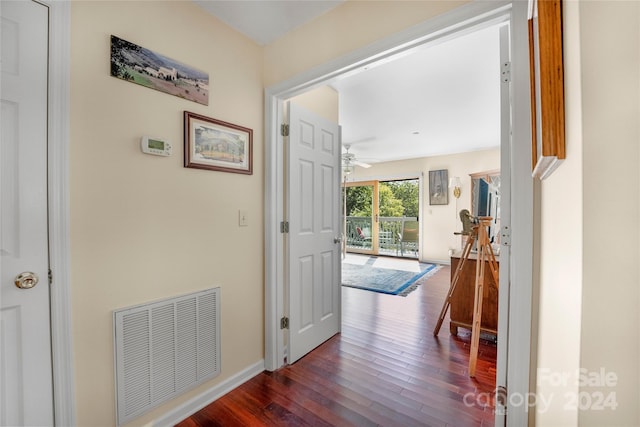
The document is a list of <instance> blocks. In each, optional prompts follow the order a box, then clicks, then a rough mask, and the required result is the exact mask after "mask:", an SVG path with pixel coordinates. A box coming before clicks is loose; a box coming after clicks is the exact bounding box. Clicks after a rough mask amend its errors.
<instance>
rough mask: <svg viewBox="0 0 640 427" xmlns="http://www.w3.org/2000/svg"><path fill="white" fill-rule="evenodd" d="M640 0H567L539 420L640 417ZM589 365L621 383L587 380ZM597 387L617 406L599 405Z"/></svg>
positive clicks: (545, 204) (639, 420)
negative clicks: (560, 155)
mask: <svg viewBox="0 0 640 427" xmlns="http://www.w3.org/2000/svg"><path fill="white" fill-rule="evenodd" d="M639 5H640V4H639V3H638V2H600V1H594V2H573V1H565V2H564V6H565V39H564V41H565V67H566V68H565V72H566V75H565V85H566V100H567V104H566V109H567V110H566V113H567V126H566V127H567V157H568V159H567V160H566V161H565V162H564V164H563V165H561V166H560V168H559V169H558V170H557V171H556V172H555V173H554V174H553V175H552V176H551V177H550V178H548V179H547V180H546V181H545V182H544V183H543V186H542V211H543V217H542V253H541V274H540V275H541V295H540V322H539V323H540V325H539V326H540V333H539V341H538V345H539V350H538V357H539V360H538V361H539V365H538V368H539V371H538V390H537V391H538V392H539V397H540V396H544V397H545V398H547V399H552V400H553V404H552V405H551V407H550V408H549V409H548V410H547V411H542V410H541V408H538V411H537V425H541V426H545V425H554V426H574V425H585V426H587V425H589V426H601V425H610V426H614V425H615V426H637V425H640V414H639V412H638V411H639V405H638V396H639V395H640V381H639V375H640V373H639V366H638V365H639V362H638V360H640V353H639V337H640V331H639V329H640V328H639V325H640V321H639V320H640V319H639V318H638V312H639V308H640V304H639V301H640V300H639V292H638V288H639V286H638V283H639V278H640V275H639V270H638V268H639V267H638V259H640V256H639V248H638V243H637V241H635V240H634V239H635V238H636V237H637V236H638V235H639V227H638V218H640V212H639V208H638V202H639V200H640V198H639V193H640V184H639V176H638V164H639V152H638V151H639V150H638V146H639V139H640V132H639V128H638V126H639V121H640V120H639V118H640V110H639V104H640V98H639V94H640V87H639V76H640V61H639V57H640V55H639V53H640V34H639V32H638V29H639V28H640V22H639V17H640V7H639ZM611 64H615V66H614V67H612V66H611ZM611 177H620V178H621V179H622V182H623V183H624V184H623V185H616V184H613V183H612V182H611ZM615 179H617V178H614V180H615ZM580 368H583V369H586V371H585V372H599V371H600V370H601V369H604V371H605V372H606V373H613V374H615V376H616V378H617V380H616V385H615V386H608V385H602V386H595V387H587V386H580V385H579V384H578V383H577V380H578V379H579V378H578V377H577V375H576V371H577V370H578V369H580ZM543 369H544V370H546V373H545V375H541V373H542V371H541V370H543ZM552 375H555V377H554V376H552ZM559 375H564V376H565V378H566V380H560V377H559ZM598 393H602V394H603V395H604V396H605V397H610V396H612V397H613V398H614V399H615V402H616V403H617V405H618V406H617V408H616V409H615V410H612V409H610V408H606V409H605V410H596V409H595V408H594V407H593V406H591V407H589V405H588V403H589V402H590V401H591V403H594V402H597V399H598V396H599V394H598ZM611 393H612V394H611ZM576 398H581V399H583V400H582V402H583V404H586V405H587V407H586V408H584V410H580V411H579V410H577V408H575V407H573V408H572V407H571V406H573V405H571V402H575V399H576ZM605 402H612V400H608V401H605Z"/></svg>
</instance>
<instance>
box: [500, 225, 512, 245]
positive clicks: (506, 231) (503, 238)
mask: <svg viewBox="0 0 640 427" xmlns="http://www.w3.org/2000/svg"><path fill="white" fill-rule="evenodd" d="M500 244H501V245H502V246H511V227H509V226H508V225H505V226H504V227H502V229H501V230H500Z"/></svg>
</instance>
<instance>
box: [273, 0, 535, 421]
mask: <svg viewBox="0 0 640 427" xmlns="http://www.w3.org/2000/svg"><path fill="white" fill-rule="evenodd" d="M507 21H510V23H511V34H512V35H511V43H512V45H511V52H512V58H511V61H512V65H511V79H512V80H511V81H512V100H513V101H512V123H513V127H512V138H511V141H517V142H518V143H517V144H514V143H512V152H511V159H510V162H511V171H512V173H511V189H512V190H511V195H512V199H511V202H512V203H511V215H512V224H511V225H512V242H511V269H510V277H509V280H510V282H511V283H513V284H517V286H513V287H511V288H510V292H509V296H508V298H509V301H508V304H509V306H508V312H509V318H508V321H509V330H508V331H507V334H508V337H509V339H508V346H509V347H508V350H507V354H506V358H507V361H506V379H507V384H508V385H509V390H508V394H509V395H519V396H527V393H529V391H530V379H531V377H532V375H534V370H535V366H534V365H535V359H534V358H532V357H531V349H532V346H531V337H532V330H531V326H532V325H531V319H532V272H533V262H532V258H533V180H532V178H531V149H530V145H529V144H530V141H531V124H530V93H529V56H528V27H527V3H526V2H522V1H513V2H511V1H492V2H471V3H468V4H465V5H463V6H461V7H459V8H456V9H454V10H452V11H450V12H447V13H445V14H442V15H440V16H437V17H435V18H432V19H429V20H427V21H426V22H424V23H422V24H419V25H417V26H414V27H411V28H409V29H407V30H404V31H401V32H399V33H396V34H394V35H392V36H390V37H387V38H384V39H382V40H381V41H379V42H376V43H373V44H371V45H368V46H366V47H364V48H361V49H358V50H356V51H354V52H352V53H351V54H348V55H345V56H342V57H340V58H338V59H335V60H333V61H330V62H328V63H325V64H322V65H321V66H318V67H315V68H313V69H311V70H309V71H307V72H304V73H302V74H300V75H297V76H295V77H293V78H290V79H288V80H286V81H284V82H281V83H278V84H275V85H273V86H270V87H268V88H266V89H265V146H266V147H265V199H264V203H265V248H264V250H265V368H266V369H267V370H270V371H273V370H275V369H278V368H279V367H281V366H283V364H284V355H285V342H284V334H283V333H282V331H281V330H280V327H279V325H280V318H281V316H283V314H284V313H285V311H284V307H283V304H284V283H285V275H284V263H285V261H286V260H285V251H284V238H283V235H282V234H280V222H281V221H284V219H285V218H284V181H283V174H284V167H285V164H284V153H283V143H282V142H283V141H282V136H281V135H280V123H282V119H283V117H284V116H283V104H284V101H285V100H286V99H288V98H291V97H293V96H296V95H299V94H301V93H303V92H305V91H307V90H310V89H313V88H316V87H318V86H322V85H325V84H326V83H327V82H328V81H329V80H330V79H332V78H334V77H336V76H339V75H341V74H344V73H347V72H349V71H354V70H357V69H359V68H361V67H363V66H366V65H368V64H372V63H375V62H377V61H379V60H381V59H385V58H390V57H392V56H394V55H396V54H399V53H402V52H407V51H409V50H410V49H413V48H415V47H417V46H420V45H423V44H426V43H430V42H437V41H438V40H444V39H447V38H453V37H456V36H459V35H460V34H464V33H467V32H471V31H473V30H475V29H476V28H477V27H478V26H481V25H488V24H492V23H499V22H507ZM527 147H528V148H527ZM508 411H509V416H508V418H507V425H514V426H516V425H527V423H528V420H529V413H528V412H529V411H528V408H527V407H523V406H512V405H509V406H508ZM496 418H497V419H496V423H497V422H498V418H499V417H496Z"/></svg>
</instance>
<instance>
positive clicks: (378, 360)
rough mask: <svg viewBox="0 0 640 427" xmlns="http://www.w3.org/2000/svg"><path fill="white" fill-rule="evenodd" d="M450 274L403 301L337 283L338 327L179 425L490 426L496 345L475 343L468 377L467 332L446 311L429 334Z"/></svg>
mask: <svg viewBox="0 0 640 427" xmlns="http://www.w3.org/2000/svg"><path fill="white" fill-rule="evenodd" d="M449 277H450V269H449V267H448V266H443V267H442V268H441V269H440V270H439V271H438V272H436V273H435V274H434V275H433V276H431V277H430V278H427V279H422V280H421V281H420V283H421V284H422V285H421V286H419V287H418V289H416V290H415V291H413V292H412V293H410V294H409V295H408V296H406V297H400V296H393V295H384V294H378V293H373V292H369V291H363V290H360V289H354V288H346V287H343V294H342V295H343V324H342V333H340V334H338V335H336V336H334V337H333V338H332V339H330V340H329V341H327V342H326V343H324V344H323V345H321V346H320V347H318V348H317V349H315V350H314V351H313V352H311V353H309V354H308V355H306V356H305V357H303V358H302V359H300V360H299V361H298V362H296V363H295V364H293V365H290V366H287V367H285V368H282V369H279V370H278V371H276V372H266V371H265V372H263V373H262V374H260V375H258V376H256V377H254V378H252V379H251V380H249V381H247V382H246V383H244V384H243V385H242V386H240V387H238V388H237V389H235V390H233V391H232V392H230V393H228V394H226V395H225V396H223V397H221V398H220V399H218V400H217V401H215V402H213V403H212V404H210V405H209V406H207V407H205V408H203V409H202V410H200V411H199V412H197V413H195V414H193V415H192V416H191V417H189V418H188V419H186V420H184V421H182V422H181V423H179V424H178V426H179V427H204V426H232V427H233V426H242V427H246V426H398V427H408V426H456V427H465V426H492V425H493V422H494V416H493V406H492V404H491V398H490V397H491V396H492V395H493V390H494V388H495V361H496V345H495V343H493V342H491V341H490V340H489V341H487V340H481V343H480V352H479V357H478V364H477V368H476V378H475V379H474V378H470V377H469V376H468V363H469V341H470V335H471V334H470V332H469V331H465V330H460V332H459V333H458V336H452V335H450V334H449V319H448V317H447V318H446V319H445V323H444V324H443V326H442V329H441V330H440V334H439V336H438V337H434V336H433V328H434V326H435V323H436V321H437V318H438V315H439V313H440V309H441V307H442V303H443V301H444V298H445V296H446V293H447V290H448V288H449ZM465 396H466V397H465ZM465 402H466V403H465Z"/></svg>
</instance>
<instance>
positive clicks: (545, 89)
mask: <svg viewBox="0 0 640 427" xmlns="http://www.w3.org/2000/svg"><path fill="white" fill-rule="evenodd" d="M529 65H530V71H531V77H530V79H531V139H532V141H531V146H532V147H531V148H532V161H533V165H532V170H533V172H532V175H533V176H534V177H536V178H540V179H544V178H547V177H548V176H549V175H551V173H552V172H553V171H554V170H555V169H556V168H557V167H558V166H559V165H560V163H561V161H562V160H563V159H565V158H566V150H565V127H564V126H565V108H564V65H563V48H562V1H561V0H529Z"/></svg>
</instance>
